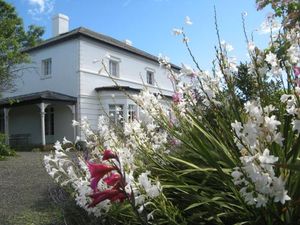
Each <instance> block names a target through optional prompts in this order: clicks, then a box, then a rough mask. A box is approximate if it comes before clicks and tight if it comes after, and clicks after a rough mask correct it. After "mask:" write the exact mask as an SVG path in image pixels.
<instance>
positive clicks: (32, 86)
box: [3, 39, 79, 97]
mask: <svg viewBox="0 0 300 225" xmlns="http://www.w3.org/2000/svg"><path fill="white" fill-rule="evenodd" d="M78 52H79V41H78V39H73V40H68V41H65V42H62V43H58V44H56V45H52V46H48V47H44V48H41V49H37V50H33V51H31V52H30V58H31V62H32V63H31V64H28V65H25V67H27V69H25V70H22V71H21V73H20V74H19V75H20V76H21V77H20V78H19V79H18V80H16V84H17V86H16V88H17V90H16V91H14V92H5V93H3V97H12V96H18V95H23V94H28V93H34V92H41V91H45V90H51V91H55V92H59V93H62V94H67V95H71V96H75V97H77V96H78V91H79V88H78V87H79V84H78V68H79V66H78V64H79V55H78ZM47 58H52V75H51V77H50V78H48V79H43V76H42V75H41V70H42V68H41V67H42V60H44V59H47Z"/></svg>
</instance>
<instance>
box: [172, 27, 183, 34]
mask: <svg viewBox="0 0 300 225" xmlns="http://www.w3.org/2000/svg"><path fill="white" fill-rule="evenodd" d="M182 33H183V31H182V30H181V29H178V28H174V29H173V35H175V36H178V35H181V34H182Z"/></svg>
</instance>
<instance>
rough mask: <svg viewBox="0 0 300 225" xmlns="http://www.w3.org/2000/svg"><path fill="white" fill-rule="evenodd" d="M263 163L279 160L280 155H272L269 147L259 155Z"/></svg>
mask: <svg viewBox="0 0 300 225" xmlns="http://www.w3.org/2000/svg"><path fill="white" fill-rule="evenodd" d="M258 159H259V161H260V162H261V163H267V164H273V163H275V162H277V161H278V157H275V156H272V155H270V151H269V149H265V150H264V152H263V154H262V155H260V156H259V157H258Z"/></svg>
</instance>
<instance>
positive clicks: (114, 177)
mask: <svg viewBox="0 0 300 225" xmlns="http://www.w3.org/2000/svg"><path fill="white" fill-rule="evenodd" d="M103 181H104V182H105V183H106V184H107V185H109V186H115V185H117V184H119V183H120V182H121V175H120V174H118V173H112V174H111V175H110V176H108V177H106V178H104V179H103Z"/></svg>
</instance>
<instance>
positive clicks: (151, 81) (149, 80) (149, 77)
mask: <svg viewBox="0 0 300 225" xmlns="http://www.w3.org/2000/svg"><path fill="white" fill-rule="evenodd" d="M147 83H148V84H152V85H153V84H154V73H153V72H151V71H147Z"/></svg>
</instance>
